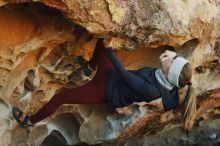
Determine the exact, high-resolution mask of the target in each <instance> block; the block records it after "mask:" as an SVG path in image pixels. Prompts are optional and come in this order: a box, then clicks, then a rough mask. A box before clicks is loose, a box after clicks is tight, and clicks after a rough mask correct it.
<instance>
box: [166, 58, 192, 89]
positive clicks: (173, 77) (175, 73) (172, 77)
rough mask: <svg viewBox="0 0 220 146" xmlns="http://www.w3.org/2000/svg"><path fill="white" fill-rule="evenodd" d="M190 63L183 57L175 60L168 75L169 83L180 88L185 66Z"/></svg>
mask: <svg viewBox="0 0 220 146" xmlns="http://www.w3.org/2000/svg"><path fill="white" fill-rule="evenodd" d="M188 62H189V61H188V60H186V59H185V58H183V57H180V56H178V57H177V58H176V59H174V60H173V62H172V64H171V66H170V69H169V73H168V81H169V82H170V83H171V84H173V85H174V86H176V87H179V76H180V72H181V70H182V68H183V66H184V65H185V64H186V63H188Z"/></svg>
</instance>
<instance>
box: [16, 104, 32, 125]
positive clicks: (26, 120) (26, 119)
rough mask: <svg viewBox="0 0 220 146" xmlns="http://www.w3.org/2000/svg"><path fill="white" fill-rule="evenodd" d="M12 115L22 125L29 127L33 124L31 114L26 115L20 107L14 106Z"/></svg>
mask: <svg viewBox="0 0 220 146" xmlns="http://www.w3.org/2000/svg"><path fill="white" fill-rule="evenodd" d="M12 115H13V117H14V118H15V120H16V121H17V122H18V124H19V125H20V126H21V127H23V128H28V127H30V126H33V124H32V123H31V121H30V116H29V115H25V114H24V113H23V112H22V111H21V110H20V109H19V108H17V107H12Z"/></svg>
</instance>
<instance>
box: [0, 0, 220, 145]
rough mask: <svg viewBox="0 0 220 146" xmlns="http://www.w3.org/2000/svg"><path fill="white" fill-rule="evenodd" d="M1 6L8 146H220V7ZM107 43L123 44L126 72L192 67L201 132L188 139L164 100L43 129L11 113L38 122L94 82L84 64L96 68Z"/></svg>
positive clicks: (1, 82) (62, 112) (59, 115)
mask: <svg viewBox="0 0 220 146" xmlns="http://www.w3.org/2000/svg"><path fill="white" fill-rule="evenodd" d="M24 2H25V3H24ZM0 6H1V7H0V18H1V19H0V28H1V29H0V110H1V111H2V112H1V113H0V145H2V146H7V145H8V146H23V145H31V146H35V145H42V146H49V145H59V146H62V145H92V144H101V145H127V146H133V145H204V146H205V145H219V144H220V133H219V130H220V125H219V118H220V98H219V97H220V63H219V62H220V18H219V17H218V16H219V15H220V2H219V1H218V0H209V1H208V0H200V1H188V0H184V1H180V0H176V1H171V0H166V1H165V0H162V1H158V0H156V1H150V0H138V1H136V0H127V1H122V0H93V1H90V0H74V1H64V0H62V1H61V0H39V1H38V2H37V3H36V0H35V1H32V2H31V0H10V1H7V0H0ZM54 8H56V9H54ZM92 36H94V37H92ZM98 36H114V37H115V38H114V46H115V48H116V49H117V50H116V53H117V55H118V57H119V58H120V59H121V61H122V62H123V64H124V65H125V67H126V68H127V69H136V68H140V67H143V66H153V67H159V65H160V63H159V60H158V57H159V55H160V53H161V52H163V51H164V50H165V49H171V50H175V51H176V52H178V53H179V54H180V55H182V56H184V57H186V58H187V59H188V60H189V61H190V62H191V64H192V67H193V69H194V70H193V79H192V83H193V86H194V88H195V91H196V96H197V110H198V112H197V120H196V122H195V124H194V127H193V129H192V131H190V132H185V131H183V129H182V128H181V117H180V113H179V111H176V110H175V111H169V112H164V111H163V107H162V104H161V100H160V99H159V100H157V101H154V102H151V103H145V102H142V103H134V104H133V105H130V106H128V107H124V108H118V109H113V108H112V107H111V106H109V105H63V106H62V107H61V108H60V109H59V110H58V111H57V112H56V113H55V114H53V115H52V116H51V117H48V118H47V119H45V120H43V121H42V122H40V123H38V124H37V125H36V126H35V127H32V128H30V129H23V128H20V127H19V126H18V125H17V124H16V122H15V121H14V120H13V118H12V117H11V111H10V110H11V106H18V107H20V108H21V109H22V110H24V111H25V112H26V113H27V114H31V113H34V112H36V111H37V110H38V109H39V108H40V107H41V106H43V105H44V104H45V103H46V102H48V101H49V99H50V98H51V97H52V96H53V95H54V94H55V93H56V92H59V91H61V90H63V89H65V88H75V87H77V86H81V85H83V84H85V83H86V82H88V79H86V78H85V77H84V76H83V74H82V71H81V67H80V65H79V63H78V62H77V59H76V56H80V55H82V56H83V57H84V58H85V59H86V60H89V58H90V57H91V55H92V53H93V50H94V46H95V42H96V39H95V38H96V37H98ZM128 50H130V51H128ZM131 50H132V51H131ZM93 75H95V72H94V74H93ZM185 90H186V89H181V90H180V94H181V96H184V94H185Z"/></svg>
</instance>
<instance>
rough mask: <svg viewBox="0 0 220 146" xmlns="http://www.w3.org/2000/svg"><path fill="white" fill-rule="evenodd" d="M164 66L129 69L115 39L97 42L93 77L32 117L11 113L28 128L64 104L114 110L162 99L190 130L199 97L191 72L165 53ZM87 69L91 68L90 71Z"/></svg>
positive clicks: (181, 61) (16, 110) (186, 64)
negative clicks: (181, 95)
mask: <svg viewBox="0 0 220 146" xmlns="http://www.w3.org/2000/svg"><path fill="white" fill-rule="evenodd" d="M159 59H160V61H161V67H160V68H152V67H143V68H140V69H138V70H126V69H125V67H124V66H123V65H122V64H121V62H120V61H119V60H118V58H117V56H116V55H115V53H114V51H113V48H112V39H111V38H108V39H103V38H100V39H98V40H97V43H96V46H95V50H94V53H93V56H92V58H91V59H90V61H89V62H88V66H89V68H90V69H93V70H95V69H96V68H97V72H96V75H95V76H94V78H93V79H92V80H91V81H89V82H88V83H86V84H85V85H83V86H80V87H77V88H72V89H67V90H64V91H61V92H59V93H58V94H56V95H54V96H53V97H52V98H51V99H50V101H49V102H48V103H46V104H45V105H44V106H43V107H42V108H41V109H39V110H38V111H37V112H36V113H34V114H32V115H25V114H24V113H23V112H22V111H21V110H20V109H19V108H17V107H13V108H12V113H13V116H14V118H15V119H16V121H17V122H18V123H19V124H20V125H21V126H22V127H29V126H31V125H33V124H35V123H37V122H39V121H41V120H43V119H45V118H47V117H48V116H50V115H52V114H53V113H54V112H55V111H56V110H57V109H58V108H59V107H60V106H61V105H62V104H104V103H109V104H110V105H112V106H113V107H114V108H117V107H124V106H127V105H130V104H132V103H133V102H141V101H145V102H150V101H153V100H156V99H158V98H162V103H163V107H164V110H165V111H168V110H171V109H175V108H177V107H179V105H183V106H181V107H182V108H181V109H182V113H183V114H182V115H183V127H184V128H185V129H190V128H191V127H192V125H193V122H194V119H195V112H196V98H195V97H194V89H193V86H192V83H191V78H192V69H191V66H190V63H189V61H188V60H186V59H185V58H183V57H181V56H179V55H178V54H177V53H175V52H173V51H168V50H166V51H165V52H164V53H162V54H161V55H160V58H159ZM87 70H88V68H87ZM186 85H187V86H188V90H187V93H186V97H185V99H184V102H183V103H182V104H180V103H179V94H178V90H179V89H180V88H182V87H185V86H186Z"/></svg>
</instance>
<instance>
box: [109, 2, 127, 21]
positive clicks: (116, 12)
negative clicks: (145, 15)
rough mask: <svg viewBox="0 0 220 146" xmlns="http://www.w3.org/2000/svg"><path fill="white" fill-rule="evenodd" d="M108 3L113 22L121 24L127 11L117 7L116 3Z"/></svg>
mask: <svg viewBox="0 0 220 146" xmlns="http://www.w3.org/2000/svg"><path fill="white" fill-rule="evenodd" d="M108 2H109V11H110V13H111V15H112V21H114V22H116V23H119V22H120V21H121V20H122V19H123V17H124V15H125V11H126V10H125V9H123V8H120V7H117V6H116V5H115V3H114V2H113V1H111V0H110V1H108Z"/></svg>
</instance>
